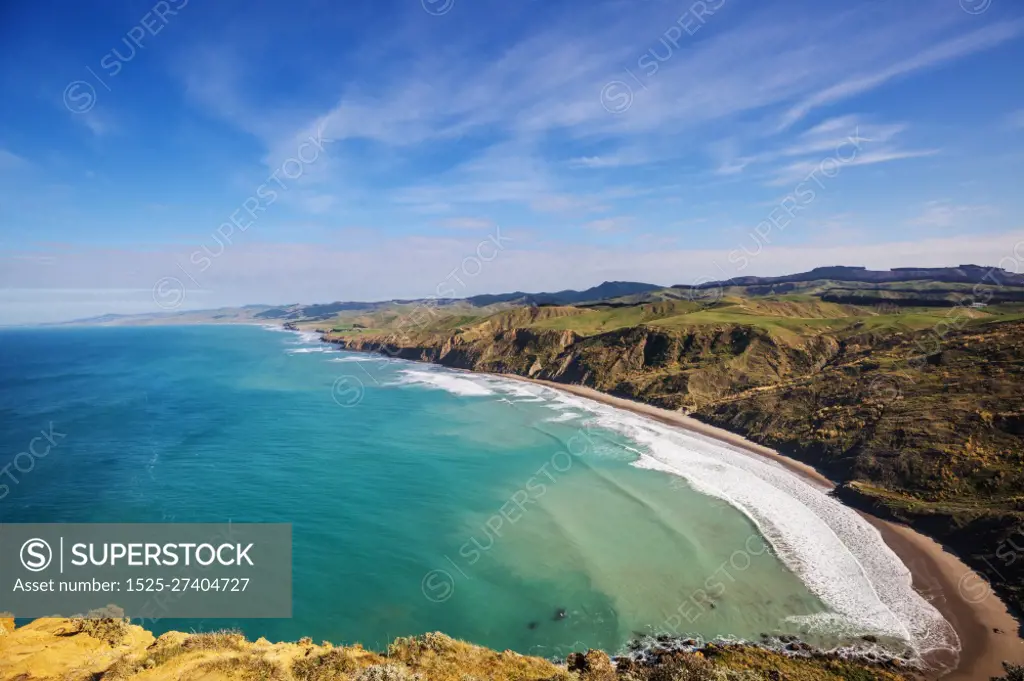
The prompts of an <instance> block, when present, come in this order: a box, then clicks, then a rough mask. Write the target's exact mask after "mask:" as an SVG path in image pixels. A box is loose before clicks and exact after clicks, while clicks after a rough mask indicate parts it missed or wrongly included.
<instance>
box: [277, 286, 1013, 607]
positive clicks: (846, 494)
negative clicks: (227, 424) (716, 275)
mask: <svg viewBox="0 0 1024 681" xmlns="http://www.w3.org/2000/svg"><path fill="white" fill-rule="evenodd" d="M829 269H830V270H833V269H840V270H849V269H852V268H829ZM922 272H923V273H922ZM1000 272H1001V271H1000ZM830 273H831V272H830ZM839 274H840V275H842V276H844V277H845V278H844V279H829V278H825V279H817V278H814V276H813V273H812V275H811V276H808V275H806V274H805V275H796V276H794V277H789V278H776V279H775V280H758V279H751V278H747V279H745V280H743V281H736V280H733V281H730V282H723V283H722V284H720V285H718V284H711V285H703V286H701V287H698V288H693V287H672V288H658V287H650V288H649V289H647V290H640V291H639V292H633V293H630V294H628V295H624V296H619V297H616V298H608V299H601V300H587V298H586V296H585V295H584V296H582V297H580V296H577V298H578V302H574V303H571V304H557V303H558V302H559V301H558V300H557V299H556V300H555V301H554V302H555V303H556V304H545V305H538V304H531V303H533V302H534V301H532V300H529V299H528V298H522V297H521V298H518V299H516V298H513V299H506V298H505V297H495V298H500V300H499V301H498V302H492V301H491V300H487V301H484V302H487V303H489V304H486V305H474V304H473V303H472V302H471V301H470V300H462V301H441V302H437V301H426V302H423V301H421V302H416V301H406V302H400V303H388V304H375V305H373V306H370V307H367V308H364V309H356V310H344V311H338V312H334V313H330V314H328V315H325V316H319V317H318V318H316V319H310V318H308V317H305V316H303V315H302V314H301V311H300V312H299V313H298V314H296V313H295V312H294V311H292V312H290V313H289V321H290V322H291V323H293V324H296V325H297V326H298V327H299V328H310V329H313V328H315V329H318V330H321V331H322V332H324V333H325V335H326V337H327V338H328V339H329V340H331V341H333V342H336V343H338V344H339V345H341V346H343V347H346V348H349V349H353V350H367V351H377V352H384V353H386V354H389V355H392V356H396V357H401V358H405V359H415V360H424V361H431V362H438V363H440V364H444V365H447V366H451V367H458V368H464V369H471V370H478V371H489V372H503V373H514V374H518V375H522V376H529V377H533V378H542V379H547V380H552V381H559V382H564V383H574V384H581V385H586V386H589V387H592V388H596V389H598V390H602V391H605V392H608V393H612V394H615V395H619V396H624V397H629V398H633V399H636V400H640V401H643V402H647V403H650V404H654V405H657V406H661V407H665V408H669V409H678V410H682V411H684V412H687V413H689V414H690V415H692V416H694V417H696V418H698V419H700V420H702V421H705V422H707V423H711V424H714V425H717V426H721V427H724V428H727V429H729V430H731V431H734V432H737V433H740V434H742V435H744V436H746V437H748V438H750V439H752V440H754V441H756V442H760V443H763V444H766V445H769V446H771V447H774V448H777V449H778V450H780V451H782V452H784V453H786V454H789V455H791V456H793V457H795V458H797V459H800V460H802V461H805V462H807V463H810V464H812V465H814V466H816V467H818V468H819V469H821V470H822V471H823V472H825V473H826V474H828V475H830V476H831V477H832V478H833V479H835V480H836V481H837V482H839V483H840V484H841V487H840V489H839V490H838V492H837V493H838V494H839V495H840V496H841V497H842V498H844V499H845V500H847V501H848V502H849V503H852V504H855V505H858V506H860V507H862V508H867V509H869V510H871V511H873V512H875V513H876V514H878V515H882V516H885V517H890V518H896V519H899V520H902V521H905V522H907V523H910V524H912V525H913V526H915V527H916V528H918V529H919V530H921V531H923V532H925V533H926V534H929V535H931V536H933V537H935V538H936V539H938V540H939V541H941V542H942V543H944V544H946V545H947V546H949V547H951V548H952V549H953V550H955V551H956V552H957V553H958V554H959V555H960V556H961V557H962V558H963V559H964V560H965V561H966V562H967V563H968V564H970V565H971V566H972V567H974V568H975V569H977V570H979V571H980V572H981V573H982V574H984V575H986V576H987V577H988V578H989V579H990V580H991V582H992V584H993V585H995V587H996V589H997V590H998V592H999V593H1000V594H1001V595H1002V596H1003V597H1005V598H1006V599H1007V600H1008V601H1009V602H1010V603H1011V605H1013V606H1015V608H1016V609H1017V611H1018V613H1020V612H1024V560H1022V559H1021V558H1022V557H1021V556H1018V555H1017V553H1018V551H1017V550H1016V547H1018V546H1019V547H1024V277H1020V276H1019V275H1010V274H1009V273H1001V274H1000V275H999V276H993V275H992V274H991V272H989V271H988V270H982V269H981V268H973V269H972V268H970V267H967V268H952V270H928V271H909V272H907V271H904V272H897V275H898V276H894V277H888V278H886V277H885V276H882V277H875V276H874V275H889V274H890V273H870V272H866V273H865V271H863V270H853V274H849V273H848V272H846V271H840V272H839ZM986 274H987V276H986ZM915 276H920V277H923V278H919V279H914V278H913V277H915ZM908 277H909V278H908ZM574 293H576V292H574ZM523 295H524V296H525V295H526V294H523ZM540 295H541V296H552V295H557V294H540ZM549 299H550V298H549Z"/></svg>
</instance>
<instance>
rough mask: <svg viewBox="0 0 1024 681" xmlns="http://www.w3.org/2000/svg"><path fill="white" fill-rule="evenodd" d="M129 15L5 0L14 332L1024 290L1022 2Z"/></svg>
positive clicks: (1, 80)
mask: <svg viewBox="0 0 1024 681" xmlns="http://www.w3.org/2000/svg"><path fill="white" fill-rule="evenodd" d="M102 5H103V6H97V7H87V6H84V5H69V4H68V3H64V2H47V1H46V0H43V1H40V2H35V3H17V4H15V3H5V4H4V7H3V9H0V53H2V56H3V58H2V60H0V90H2V92H0V94H2V97H3V101H4V105H3V108H2V110H0V323H19V322H31V321H43V320H50V319H61V318H70V317H81V316H86V315H91V314H100V313H105V312H156V311H160V310H161V309H167V308H170V307H175V308H176V309H188V308H205V307H214V306H219V305H238V304H244V303H257V302H266V303H286V302H300V301H301V302H323V301H329V300H338V299H381V298H390V297H395V296H403V297H413V296H428V295H432V294H437V293H439V292H441V291H442V290H443V292H444V293H447V294H455V295H459V296H462V295H472V294H475V293H481V292H496V291H502V290H512V289H523V290H551V289H558V288H565V287H586V286H591V285H594V284H596V283H599V282H600V281H602V280H605V279H633V280H643V281H653V282H655V283H662V284H675V283H692V282H694V281H700V280H706V279H717V278H724V277H729V276H737V275H751V274H780V273H785V272H791V271H801V270H805V269H808V268H810V267H813V266H817V265H827V264H851V265H867V266H870V267H883V268H887V267H893V266H903V265H955V264H959V263H961V262H977V263H979V264H987V265H996V264H998V263H1000V262H1001V263H1002V264H1003V266H1005V267H1007V268H1009V269H1014V268H1016V269H1018V271H1024V246H1022V245H1021V242H1022V240H1024V224H1022V221H1021V219H1020V216H1021V214H1022V213H1021V208H1022V203H1024V199H1022V197H1021V192H1020V187H1021V185H1022V182H1021V180H1022V174H1024V173H1022V170H1024V86H1022V82H1024V81H1022V80H1021V70H1020V66H1021V64H1024V40H1022V38H1024V7H1022V6H1021V5H1020V4H1019V3H1015V2H1010V1H1009V0H961V1H958V0H915V1H913V2H911V1H910V0H885V1H878V2H858V3H842V4H837V3H821V2H797V1H787V2H763V1H761V2H752V1H751V0H703V1H698V2H692V1H691V0H684V1H683V2H676V1H672V2H669V1H666V0H628V1H627V0H610V1H601V0H589V1H586V2H584V1H583V0H516V1H511V0H495V1H492V0H349V1H347V2H344V3H337V2H329V1H327V0H315V1H313V0H311V1H295V2H288V3H280V2H260V1H247V2H234V1H232V0H225V1H222V2H216V3H211V2H200V1H199V0H166V1H163V2H156V3H153V2H149V1H148V0H147V1H146V2H134V1H131V0H124V1H121V2H116V3H103V4H102ZM1015 248H1016V252H1015V250H1014V249H1015ZM1018 261H1019V264H1018Z"/></svg>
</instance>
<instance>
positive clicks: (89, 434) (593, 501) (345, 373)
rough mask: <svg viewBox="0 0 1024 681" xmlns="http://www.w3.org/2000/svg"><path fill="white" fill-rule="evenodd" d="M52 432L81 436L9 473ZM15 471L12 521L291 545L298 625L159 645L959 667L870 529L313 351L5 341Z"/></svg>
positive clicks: (727, 479) (585, 405)
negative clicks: (659, 642)
mask: <svg viewBox="0 0 1024 681" xmlns="http://www.w3.org/2000/svg"><path fill="white" fill-rule="evenodd" d="M47 429H49V430H52V431H53V432H55V433H59V434H60V435H62V436H63V437H60V438H56V437H54V438H53V439H54V440H55V442H56V444H55V445H54V446H53V447H52V448H51V450H50V452H49V454H47V455H46V456H45V457H42V458H36V459H34V460H33V461H32V466H31V468H29V466H28V465H27V461H26V460H22V461H21V462H20V464H19V467H18V468H14V467H13V461H14V457H15V456H16V455H17V454H18V453H19V452H22V451H24V450H25V448H26V446H27V444H28V442H29V441H30V440H31V439H32V438H33V437H35V436H37V435H39V432H40V431H41V430H43V431H46V430H47ZM0 468H2V469H5V470H7V471H8V472H9V475H7V476H4V477H3V478H0V484H5V485H6V488H4V487H0V495H2V496H0V522H5V523H14V522H139V523H155V522H178V523H181V522H227V521H231V522H282V523H291V524H292V526H293V593H294V606H293V613H294V614H293V617H292V618H291V619H286V620H285V619H279V620H202V621H198V620H175V619H165V620H161V621H158V622H156V623H155V626H151V628H153V629H154V630H155V631H156V632H157V633H159V632H161V631H165V630H170V629H182V630H196V631H201V630H213V629H222V628H238V629H241V630H242V631H243V632H245V633H246V634H247V635H249V636H250V637H258V636H265V637H267V638H269V639H271V640H297V639H299V638H301V637H304V636H310V637H312V638H313V639H314V640H317V641H319V640H329V641H332V642H334V643H336V644H342V643H354V642H361V643H363V644H364V645H366V646H367V647H371V648H375V649H383V648H384V647H386V645H387V643H388V642H389V641H391V640H393V639H394V638H395V637H397V636H407V635H413V634H420V633H424V632H429V631H443V632H445V633H447V634H449V635H451V636H454V637H456V638H461V639H465V640H468V641H472V642H474V643H479V644H482V645H486V646H489V647H493V648H496V649H499V650H503V649H512V650H516V651H519V652H522V653H528V654H536V655H542V656H546V657H563V656H565V655H566V654H567V653H569V652H572V651H573V650H579V649H585V648H588V647H595V648H602V649H605V650H608V651H612V652H618V651H622V650H623V649H624V647H625V646H626V644H627V642H628V641H629V640H631V639H634V638H637V637H640V636H651V635H656V634H661V633H668V634H673V635H678V636H686V637H696V638H700V639H704V640H707V639H714V638H734V639H747V640H758V639H760V637H761V636H762V634H771V635H779V634H791V635H797V636H799V637H801V638H802V639H803V640H806V641H809V642H811V643H814V644H817V645H820V646H823V647H826V648H832V647H839V646H845V645H849V644H853V643H861V644H863V640H862V638H861V637H862V636H864V635H867V634H870V635H872V636H874V637H877V638H878V639H879V644H880V645H883V646H885V647H886V648H887V649H888V650H890V651H897V652H901V651H906V653H907V654H908V655H909V656H913V655H914V654H920V653H925V652H927V651H928V650H930V649H934V648H952V647H955V646H956V644H957V643H956V637H955V634H954V633H953V632H952V629H951V628H950V627H949V625H948V624H947V623H946V622H945V621H944V620H943V619H942V618H941V616H940V615H939V614H938V612H937V611H935V609H934V608H933V607H932V606H931V605H929V604H928V603H927V602H925V601H924V600H923V599H922V598H921V597H920V596H918V595H917V594H916V592H914V591H913V589H912V588H911V586H910V575H909V572H908V571H907V569H906V568H905V567H904V566H903V565H902V564H900V563H899V561H898V560H897V559H896V557H895V555H893V554H892V552H891V551H889V549H888V548H887V547H885V545H884V544H883V543H882V542H881V539H880V537H879V536H878V534H877V532H875V531H874V530H873V529H872V528H871V527H870V526H868V525H867V524H866V523H865V522H864V521H863V520H862V519H860V517H859V516H857V514H856V513H854V512H853V511H851V510H850V509H847V508H845V507H844V506H842V505H841V504H839V503H838V502H836V501H835V500H833V499H831V498H830V497H828V496H827V495H826V494H824V493H823V492H822V491H821V490H817V489H815V488H813V487H811V486H810V485H809V484H807V483H806V482H804V481H802V480H800V479H798V478H796V477H795V476H794V475H792V474H791V473H789V472H787V471H786V470H784V469H783V468H782V467H780V466H779V465H778V464H775V463H773V462H770V461H767V460H763V459H760V458H758V457H755V456H753V455H750V454H746V453H743V452H740V451H738V450H734V449H732V448H730V447H728V446H726V445H723V444H721V443H718V442H715V441H712V440H709V439H706V438H703V437H701V436H697V435H694V434H688V433H685V432H683V431H680V430H678V429H674V428H671V427H669V426H665V425H661V424H658V423H656V422H653V421H651V420H649V419H646V418H644V417H641V416H638V415H635V414H632V413H629V412H624V411H621V410H617V409H613V408H611V407H608V406H603V405H600V404H597V403H595V402H592V401H589V400H585V399H582V398H578V397H574V396H569V395H566V394H564V393H561V392H558V391H555V390H552V389H549V388H545V387H541V386H536V385H532V384H527V383H523V382H519V381H513V380H510V379H505V378H499V377H491V376H484V375H479V374H469V373H465V372H458V371H453V370H449V369H445V368H441V367H437V366H432V365H425V364H417V363H412V362H405V361H397V360H388V359H385V358H381V357H377V356H373V355H364V354H357V353H351V352H342V351H338V350H337V349H335V348H333V347H331V346H326V345H324V344H321V343H320V342H319V341H318V340H317V339H316V337H315V336H314V335H311V334H297V333H291V332H284V331H281V330H271V329H267V328H261V327H258V326H227V325H225V326H180V327H119V328H53V329H19V330H6V331H0ZM24 469H28V470H27V471H26V470H24ZM150 624H151V623H147V626H149V625H150Z"/></svg>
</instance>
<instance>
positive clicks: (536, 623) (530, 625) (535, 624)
mask: <svg viewBox="0 0 1024 681" xmlns="http://www.w3.org/2000/svg"><path fill="white" fill-rule="evenodd" d="M538 624H540V623H539V622H530V623H529V624H527V625H526V628H527V629H536V628H537V625H538Z"/></svg>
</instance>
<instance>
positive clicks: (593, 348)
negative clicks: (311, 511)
mask: <svg viewBox="0 0 1024 681" xmlns="http://www.w3.org/2000/svg"><path fill="white" fill-rule="evenodd" d="M325 340H328V341H330V342H333V343H337V344H338V345H340V346H341V347H343V348H346V349H349V350H357V351H368V352H379V353H381V354H383V355H386V356H389V357H397V358H400V359H409V360H417V361H425V362H434V363H437V364H442V365H444V366H448V367H452V368H458V369H469V370H473V371H486V372H491V373H508V374H516V375H519V376H526V377H529V378H539V379H544V380H549V381H556V382H560V383H573V384H578V385H585V386H588V387H592V388H595V389H597V390H601V391H604V392H608V393H613V394H616V395H621V396H625V397H630V398H634V399H638V400H642V401H645V402H649V403H651V404H656V405H658V406H662V407H667V408H670V409H684V410H687V411H692V410H695V409H699V408H701V407H703V406H705V405H707V404H710V403H712V402H714V401H716V400H719V399H722V398H723V397H725V396H728V395H733V394H736V393H739V392H742V391H744V390H748V389H751V388H756V387H758V386H766V385H772V384H775V383H778V382H779V381H783V380H786V379H788V378H791V377H793V376H798V375H803V374H806V373H808V372H813V371H816V370H818V369H820V368H821V367H822V366H824V365H825V364H827V363H828V362H829V361H831V360H832V359H833V358H834V357H835V356H836V354H837V353H838V352H839V348H840V345H839V343H838V341H836V340H835V339H832V338H828V337H815V338H811V339H806V340H802V341H798V342H795V343H793V344H787V343H783V342H781V341H779V340H778V339H776V338H773V337H772V336H770V335H769V334H768V333H766V332H764V331H762V330H759V329H755V328H753V327H744V326H735V325H727V326H723V327H720V328H711V327H701V328H696V329H692V330H681V331H675V330H663V329H655V328H648V327H632V328H626V329H617V330H615V331H610V332H607V333H603V334H598V335H594V336H586V337H583V336H580V335H579V334H577V333H575V332H573V331H538V330H535V329H524V328H497V329H494V330H493V332H492V333H489V334H481V333H479V332H476V333H473V334H453V335H438V334H431V335H420V336H402V335H399V334H390V335H383V336H370V337H358V336H357V337H350V336H331V335H327V336H325Z"/></svg>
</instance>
